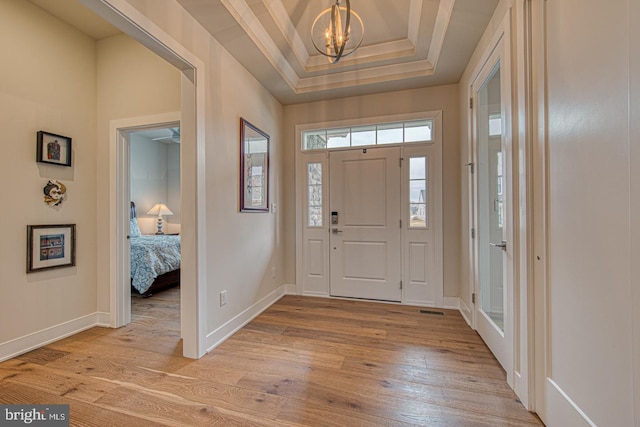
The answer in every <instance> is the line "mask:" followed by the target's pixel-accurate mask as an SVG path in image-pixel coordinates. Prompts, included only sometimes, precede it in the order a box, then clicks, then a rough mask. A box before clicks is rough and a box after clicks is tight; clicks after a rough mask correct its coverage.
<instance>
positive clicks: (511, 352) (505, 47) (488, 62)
mask: <svg viewBox="0 0 640 427" xmlns="http://www.w3.org/2000/svg"><path fill="white" fill-rule="evenodd" d="M499 28H500V30H499V31H497V32H496V34H495V35H494V37H493V39H492V42H491V43H490V44H489V45H488V48H487V49H486V51H485V54H484V55H483V59H482V61H480V63H479V65H478V67H477V68H476V70H475V71H474V73H473V78H472V79H471V85H470V87H469V93H470V96H471V97H472V99H473V100H474V101H473V103H474V105H473V108H472V109H470V113H469V114H470V116H469V122H470V123H471V124H472V126H471V134H470V135H471V138H470V145H469V149H470V151H469V153H470V156H472V157H471V163H472V165H474V166H475V165H478V135H477V121H476V117H477V107H478V105H477V100H476V94H475V90H474V87H475V86H476V85H477V84H478V83H482V81H484V78H485V77H486V76H488V74H489V71H490V70H491V69H493V66H494V64H495V63H496V61H497V60H498V58H499V60H500V64H501V65H500V67H501V70H500V79H501V89H502V90H501V103H502V104H503V105H502V113H503V146H504V147H506V148H505V158H504V161H505V163H506V166H505V187H506V188H505V191H506V193H505V198H506V201H507V203H505V221H506V224H507V228H506V230H505V238H506V242H507V248H506V249H507V251H506V253H507V256H505V257H504V262H506V277H505V279H506V280H505V283H504V284H503V289H504V293H505V295H506V298H505V307H504V319H505V322H504V346H505V348H504V349H503V351H504V352H503V353H502V357H501V359H502V360H503V361H504V369H505V371H506V374H507V383H508V384H509V385H510V386H511V387H512V388H513V387H514V382H515V375H514V367H515V366H516V364H515V361H514V358H515V354H516V351H515V349H516V347H518V343H517V342H516V339H515V336H516V335H515V333H514V329H515V327H516V324H517V322H516V320H515V319H516V317H517V316H518V315H519V310H518V306H519V301H518V300H517V299H516V297H515V295H516V294H515V288H516V286H517V274H518V265H517V260H518V253H519V240H518V236H517V234H516V233H515V230H517V228H518V218H517V215H516V212H518V204H517V199H518V181H517V179H518V175H517V162H516V161H517V157H515V155H514V153H515V151H516V150H514V141H515V142H517V139H514V137H513V132H512V131H513V128H512V123H513V96H512V90H513V89H512V85H511V74H512V64H511V16H510V13H507V14H506V16H505V17H504V20H503V22H502V23H501V25H500V26H499ZM498 49H500V50H499V51H498ZM505 88H506V89H507V90H506V91H505ZM475 169H477V168H475ZM474 172H476V173H474V174H473V175H472V180H471V185H472V187H471V191H470V192H469V203H470V205H469V206H470V207H471V209H470V210H471V212H470V213H471V218H470V224H472V225H471V227H472V228H473V229H474V230H475V231H476V233H475V234H477V230H478V203H479V199H478V191H479V189H478V173H477V171H474ZM470 238H471V249H472V261H473V264H472V274H471V275H470V276H471V277H470V279H471V286H470V291H471V292H472V293H473V295H475V297H476V298H475V305H474V307H473V309H472V310H471V311H472V327H473V328H474V329H476V330H478V328H479V316H480V315H481V314H480V313H479V307H480V306H481V301H480V299H481V298H480V297H481V295H480V278H479V271H480V259H479V246H478V245H479V240H480V239H478V238H477V236H473V235H472V236H470ZM473 295H472V298H470V300H471V301H473V300H474V298H473ZM494 345H495V344H494Z"/></svg>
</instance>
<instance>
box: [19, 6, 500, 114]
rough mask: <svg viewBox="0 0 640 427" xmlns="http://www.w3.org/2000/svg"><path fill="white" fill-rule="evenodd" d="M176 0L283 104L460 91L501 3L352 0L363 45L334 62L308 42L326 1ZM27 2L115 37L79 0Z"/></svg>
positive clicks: (93, 31) (91, 33)
mask: <svg viewBox="0 0 640 427" xmlns="http://www.w3.org/2000/svg"><path fill="white" fill-rule="evenodd" d="M177 1H178V2H179V3H180V4H182V6H183V7H184V8H185V9H186V10H187V11H188V12H189V13H190V14H191V15H193V16H194V17H195V19H197V20H198V21H199V22H200V23H201V24H202V25H203V27H204V28H205V29H206V30H207V31H209V33H211V34H212V35H213V36H214V37H215V38H216V39H217V40H218V41H219V42H220V43H221V44H222V45H223V46H224V47H225V48H226V49H227V50H228V51H229V52H230V53H231V55H233V56H234V57H235V58H236V59H237V60H238V61H239V62H240V63H241V64H242V65H244V67H245V68H247V70H249V72H251V73H252V74H253V75H254V76H255V77H256V79H258V80H259V81H260V82H261V83H262V84H263V85H264V86H265V87H266V88H267V89H268V90H269V91H270V92H271V93H272V94H273V95H274V96H275V97H276V98H277V99H278V100H279V101H280V102H281V103H283V104H285V105H287V104H295V103H301V102H309V101H316V100H321V99H330V98H338V97H345V96H353V95H362V94H370V93H377V92H389V91H395V90H403V89H413V88H419V87H426V86H436V85H443V84H453V83H457V82H458V81H459V80H460V77H461V76H462V73H463V71H464V68H465V66H466V64H467V63H468V61H469V59H470V57H471V54H472V53H473V50H474V48H475V46H476V44H477V43H478V40H479V39H480V37H481V35H482V33H483V31H484V29H485V28H486V26H487V23H488V22H489V19H490V18H491V15H492V14H493V11H494V9H495V7H496V5H497V4H498V1H499V0H393V1H391V0H351V7H352V9H353V10H354V11H356V12H357V13H358V14H359V15H360V16H361V18H362V20H363V22H364V26H365V36H364V41H363V43H362V46H361V47H360V48H359V49H358V50H357V51H356V52H355V53H354V54H353V55H350V56H348V57H345V58H342V59H341V61H340V62H339V63H338V64H330V63H329V62H328V61H327V58H325V57H324V56H322V55H319V54H318V53H317V52H316V50H315V48H314V47H313V45H312V43H311V40H310V29H311V23H312V22H313V20H314V19H315V17H316V16H317V15H318V14H319V13H320V12H321V11H323V10H324V9H326V8H327V7H329V6H330V5H331V4H332V3H333V1H332V0H177ZM31 2H33V3H34V4H36V5H38V6H40V7H41V8H43V9H45V10H47V11H49V12H50V13H52V14H53V15H55V16H57V17H59V18H61V19H63V20H65V21H66V22H68V23H69V24H71V25H73V26H74V27H76V28H78V29H79V30H80V31H82V32H84V33H85V34H88V35H89V36H91V37H93V38H95V39H101V38H104V37H109V36H111V35H114V34H117V33H118V29H117V28H115V27H113V26H111V25H110V24H108V23H106V22H104V21H103V20H102V19H101V18H99V17H97V16H96V15H93V14H92V12H90V11H89V10H88V9H86V8H85V7H84V6H83V5H82V4H81V3H79V2H78V1H77V0H31ZM343 4H344V2H343Z"/></svg>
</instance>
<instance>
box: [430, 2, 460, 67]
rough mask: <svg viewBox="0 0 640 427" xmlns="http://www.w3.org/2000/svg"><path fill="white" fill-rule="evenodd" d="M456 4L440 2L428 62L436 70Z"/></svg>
mask: <svg viewBox="0 0 640 427" xmlns="http://www.w3.org/2000/svg"><path fill="white" fill-rule="evenodd" d="M455 2H456V1H455V0H440V4H439V5H438V15H437V16H436V23H435V25H434V26H433V35H432V37H431V45H430V46H429V55H427V61H429V62H431V63H432V64H433V68H434V69H435V68H436V66H437V65H438V59H439V58H440V53H441V52H442V45H443V44H444V36H445V35H446V34H447V28H449V22H451V14H452V13H453V6H454V4H455Z"/></svg>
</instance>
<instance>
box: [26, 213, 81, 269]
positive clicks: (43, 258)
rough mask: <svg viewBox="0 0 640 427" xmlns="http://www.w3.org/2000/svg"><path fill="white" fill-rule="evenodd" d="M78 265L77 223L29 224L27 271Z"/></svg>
mask: <svg viewBox="0 0 640 427" xmlns="http://www.w3.org/2000/svg"><path fill="white" fill-rule="evenodd" d="M73 265H76V225H75V224H64V225H27V273H32V272H34V271H40V270H47V269H50V268H58V267H70V266H73Z"/></svg>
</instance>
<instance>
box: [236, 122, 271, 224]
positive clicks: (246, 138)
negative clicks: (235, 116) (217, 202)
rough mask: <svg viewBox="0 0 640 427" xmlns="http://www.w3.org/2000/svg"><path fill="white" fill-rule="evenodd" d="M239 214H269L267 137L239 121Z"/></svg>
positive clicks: (250, 125)
mask: <svg viewBox="0 0 640 427" xmlns="http://www.w3.org/2000/svg"><path fill="white" fill-rule="evenodd" d="M240 212H269V135H267V134H266V133H264V132H263V131H261V130H260V129H258V128H257V127H255V126H253V125H252V124H251V123H249V122H248V121H246V120H245V119H243V118H241V119H240Z"/></svg>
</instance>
